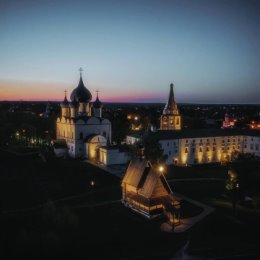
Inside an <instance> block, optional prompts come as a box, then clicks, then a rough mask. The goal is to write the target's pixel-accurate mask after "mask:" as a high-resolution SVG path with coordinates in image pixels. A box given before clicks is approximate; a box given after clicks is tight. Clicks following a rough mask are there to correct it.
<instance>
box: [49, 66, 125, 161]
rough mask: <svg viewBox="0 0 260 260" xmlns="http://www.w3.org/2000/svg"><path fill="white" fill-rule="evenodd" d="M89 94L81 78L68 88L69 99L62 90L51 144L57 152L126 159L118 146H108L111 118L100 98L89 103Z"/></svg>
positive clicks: (70, 154)
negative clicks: (74, 85) (72, 87)
mask: <svg viewBox="0 0 260 260" xmlns="http://www.w3.org/2000/svg"><path fill="white" fill-rule="evenodd" d="M91 100H92V94H91V93H90V91H89V90H88V89H87V88H86V86H85V85H84V83H83V79H82V69H80V79H79V83H78V86H77V87H76V88H75V89H74V90H73V91H72V92H71V95H70V102H69V101H68V98H67V93H66V91H65V97H64V100H63V101H62V103H61V115H60V116H59V117H58V118H57V121H56V140H54V141H53V148H54V152H55V154H56V156H60V157H64V156H69V157H72V158H87V159H89V160H97V161H99V162H102V163H104V164H106V165H108V164H117V163H118V162H121V163H126V161H127V160H128V157H127V155H126V154H125V153H123V152H121V151H120V150H119V149H118V148H117V147H113V146H112V147H111V146H110V142H111V135H112V130H111V122H110V121H109V120H108V119H107V118H104V117H103V115H102V107H103V104H102V102H101V101H100V99H99V96H98V91H97V96H96V100H95V101H94V102H92V103H91Z"/></svg>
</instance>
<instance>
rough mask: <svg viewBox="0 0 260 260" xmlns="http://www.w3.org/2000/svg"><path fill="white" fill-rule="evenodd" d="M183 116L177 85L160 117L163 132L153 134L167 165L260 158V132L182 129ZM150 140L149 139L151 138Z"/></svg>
mask: <svg viewBox="0 0 260 260" xmlns="http://www.w3.org/2000/svg"><path fill="white" fill-rule="evenodd" d="M181 122H182V120H181V115H180V113H179V110H178V108H177V104H176V102H175V99H174V93H173V84H171V85H170V93H169V98H168V101H167V103H166V106H165V108H164V111H163V114H162V116H161V117H160V130H158V131H156V132H151V133H149V137H150V138H154V139H156V140H158V142H159V143H160V144H161V147H162V149H163V154H164V155H166V157H167V160H166V164H176V165H181V166H187V165H194V164H205V163H221V162H228V161H230V160H231V159H232V157H233V155H236V154H238V153H248V154H251V155H254V156H258V157H260V131H257V130H242V129H235V128H234V129H200V130H192V129H182V127H181ZM149 137H148V138H149ZM141 139H142V138H141V137H140V135H137V134H135V135H129V136H127V138H126V140H127V143H128V144H134V143H136V142H139V141H140V140H141Z"/></svg>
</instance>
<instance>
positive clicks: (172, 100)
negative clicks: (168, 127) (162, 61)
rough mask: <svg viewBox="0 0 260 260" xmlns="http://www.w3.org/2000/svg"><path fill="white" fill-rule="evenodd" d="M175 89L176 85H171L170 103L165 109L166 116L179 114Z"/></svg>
mask: <svg viewBox="0 0 260 260" xmlns="http://www.w3.org/2000/svg"><path fill="white" fill-rule="evenodd" d="M173 87H174V85H173V83H171V84H170V93H169V98H168V102H167V103H166V106H165V108H164V113H165V114H178V108H177V104H176V102H175V98H174V91H173Z"/></svg>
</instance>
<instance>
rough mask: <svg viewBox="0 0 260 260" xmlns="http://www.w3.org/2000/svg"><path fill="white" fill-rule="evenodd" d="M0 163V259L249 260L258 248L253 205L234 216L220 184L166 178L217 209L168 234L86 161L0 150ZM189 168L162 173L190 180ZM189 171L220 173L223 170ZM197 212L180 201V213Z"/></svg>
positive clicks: (258, 227)
mask: <svg viewBox="0 0 260 260" xmlns="http://www.w3.org/2000/svg"><path fill="white" fill-rule="evenodd" d="M0 163H1V173H0V190H1V193H0V196H1V200H0V201H1V215H0V220H1V226H0V227H1V234H0V238H1V245H2V246H3V249H2V250H1V251H0V254H1V255H0V257H1V259H185V258H178V257H188V256H187V254H188V255H190V256H193V257H198V258H197V259H210V258H212V257H222V256H230V255H246V256H247V258H244V259H254V256H255V257H256V255H257V254H259V252H260V249H259V239H258V238H259V235H260V223H259V219H260V218H259V217H260V212H259V205H258V204H256V205H255V206H256V207H254V208H246V207H242V206H238V207H237V210H236V212H235V214H234V212H233V210H232V207H231V203H230V201H229V200H228V199H227V198H225V197H223V196H222V194H223V187H224V181H217V182H216V181H212V180H208V181H192V180H191V181H186V182H182V181H180V182H170V184H171V187H172V189H173V190H174V191H177V192H180V193H184V194H185V195H186V196H189V197H191V198H193V199H197V200H199V201H201V202H204V203H206V204H208V205H210V206H213V207H215V208H216V210H215V211H214V213H212V214H211V215H209V216H208V217H206V218H205V219H204V220H203V221H201V222H200V223H199V224H197V225H195V226H194V227H193V228H192V229H190V230H189V231H188V232H186V233H183V234H169V233H163V232H161V231H160V225H161V223H162V221H163V219H159V220H155V221H148V220H146V219H144V218H143V217H141V216H138V215H136V214H135V213H133V212H131V211H130V210H129V209H127V208H125V207H124V206H123V205H122V204H121V202H120V198H121V188H120V180H119V179H118V178H117V177H115V176H112V175H110V174H108V173H106V172H104V171H102V170H100V169H97V168H95V167H93V166H91V165H88V164H86V163H84V162H81V161H76V160H49V161H47V162H43V161H42V160H41V159H40V158H39V157H38V156H37V155H35V156H18V157H17V156H14V155H11V154H8V153H5V152H1V154H0ZM193 170H194V169H193ZM193 170H192V169H191V168H189V169H186V170H185V169H184V168H179V169H177V168H175V169H170V172H171V173H169V176H168V177H169V178H171V179H172V178H174V179H180V178H190V177H192V176H193V173H192V171H193ZM194 171H195V172H198V175H199V176H197V177H200V178H201V177H203V178H204V175H205V174H203V173H202V172H204V173H205V172H209V176H210V177H212V176H211V174H212V175H214V176H215V175H216V174H217V173H218V172H219V173H220V175H221V178H224V177H225V176H226V172H225V169H223V168H221V169H220V168H200V169H199V170H198V169H195V170H194ZM92 181H93V182H94V186H92V185H91V182H92ZM256 201H257V200H256ZM200 212H201V209H200V208H197V207H194V206H192V205H189V204H188V203H187V202H185V203H184V204H183V217H190V216H193V215H196V214H198V213H200ZM187 241H188V243H187ZM185 244H186V245H187V250H186V252H185V254H184V255H183V254H182V253H181V252H180V251H179V250H180V249H181V248H182V247H183V246H184V245H185ZM178 251H179V252H178ZM174 256H175V257H174ZM186 259H187V258H186ZM233 259H236V258H233ZM255 259H257V258H255Z"/></svg>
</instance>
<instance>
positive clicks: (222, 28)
mask: <svg viewBox="0 0 260 260" xmlns="http://www.w3.org/2000/svg"><path fill="white" fill-rule="evenodd" d="M259 24H260V1H258V0H243V1H242V0H218V1H214V0H149V1H142V0H131V1H124V0H120V1H119V0H107V1H105V0H104V1H102V0H100V1H99V0H95V1H87V0H86V1H83V0H82V1H80V0H74V1H72V0H70V1H66V0H63V1H61V0H60V1H54V0H22V1H21V0H12V1H10V0H0V100H21V99H23V100H61V99H63V96H64V90H65V89H67V90H68V92H69V93H70V92H71V91H72V90H73V88H75V87H76V86H77V84H78V80H79V71H78V69H79V68H80V67H82V68H83V69H84V71H83V80H84V83H85V85H86V87H87V88H88V89H89V90H90V91H91V92H92V95H93V96H95V90H96V89H99V90H100V98H101V99H102V101H110V102H113V101H123V102H165V100H166V99H167V95H168V91H169V85H170V83H171V82H173V83H174V84H175V95H176V99H177V102H185V103H256V104H259V103H260V102H259V100H260V98H259V97H260V73H259V68H260V47H259V46H260V31H259Z"/></svg>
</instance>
